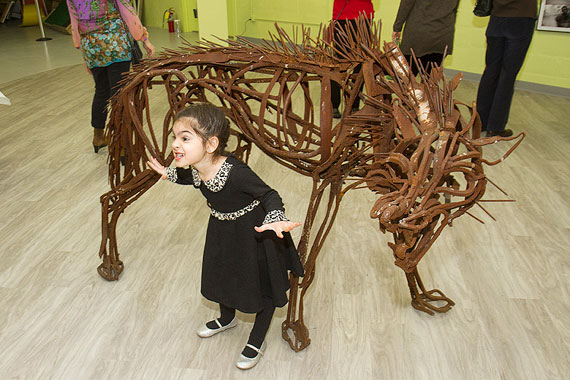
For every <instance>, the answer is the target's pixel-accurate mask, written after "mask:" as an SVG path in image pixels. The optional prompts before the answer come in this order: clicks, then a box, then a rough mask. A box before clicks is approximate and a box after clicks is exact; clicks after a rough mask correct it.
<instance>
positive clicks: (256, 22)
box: [143, 0, 570, 88]
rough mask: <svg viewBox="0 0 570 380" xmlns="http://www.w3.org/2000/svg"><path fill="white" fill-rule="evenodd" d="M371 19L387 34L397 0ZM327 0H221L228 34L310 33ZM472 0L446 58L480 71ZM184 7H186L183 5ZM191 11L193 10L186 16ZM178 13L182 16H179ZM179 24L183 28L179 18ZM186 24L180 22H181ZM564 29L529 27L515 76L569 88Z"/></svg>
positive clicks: (147, 9) (168, 1) (481, 43)
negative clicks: (521, 63) (307, 30)
mask: <svg viewBox="0 0 570 380" xmlns="http://www.w3.org/2000/svg"><path fill="white" fill-rule="evenodd" d="M191 1H194V3H195V1H196V0H146V1H145V2H144V9H143V11H144V17H145V19H144V22H145V25H148V26H160V24H161V22H162V12H164V10H165V9H167V8H168V7H170V6H172V7H174V8H175V9H176V10H178V9H183V6H185V5H186V4H184V3H186V2H191ZM372 2H373V4H374V9H375V10H376V19H377V20H378V19H381V20H382V21H383V23H384V26H383V31H382V38H383V39H384V40H387V39H390V38H391V33H392V23H393V22H394V18H395V17H396V12H397V10H398V6H399V1H398V0H372ZM332 3H333V0H287V1H284V0H227V5H228V7H227V8H228V32H229V35H230V36H232V35H243V36H245V37H253V38H268V36H269V32H273V31H274V30H275V27H274V24H275V22H277V23H278V24H279V25H280V26H281V27H283V28H284V29H285V30H286V31H288V32H290V31H291V30H292V29H293V28H294V27H298V26H300V25H301V24H303V25H305V26H307V27H310V28H311V33H312V35H313V36H314V35H316V34H317V32H318V30H319V24H320V23H321V22H328V21H329V20H330V18H331V14H332ZM474 3H475V0H461V1H460V3H459V4H460V5H459V11H458V15H457V24H456V31H455V44H454V48H453V49H454V53H453V56H450V57H448V58H447V59H446V62H445V66H446V67H447V68H449V69H454V70H459V71H463V72H467V73H475V74H481V73H482V72H483V69H484V59H485V28H486V26H487V22H488V18H480V17H475V16H474V15H473V12H472V11H473V6H474ZM186 8H187V7H186ZM192 17H193V16H192ZM180 18H181V19H183V18H182V17H180ZM183 27H184V28H185V26H184V24H183ZM185 30H186V28H185ZM569 67H570V33H559V32H547V31H535V33H534V37H533V41H532V44H531V46H530V49H529V52H528V55H527V58H526V61H525V64H524V66H523V68H522V70H521V73H520V74H519V76H518V79H519V80H521V81H526V82H531V83H537V84H542V85H548V86H556V87H563V88H570V69H568V68H569Z"/></svg>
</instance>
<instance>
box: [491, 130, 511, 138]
mask: <svg viewBox="0 0 570 380" xmlns="http://www.w3.org/2000/svg"><path fill="white" fill-rule="evenodd" d="M512 135H513V131H512V130H511V129H503V130H502V131H487V137H493V136H500V137H510V136H512Z"/></svg>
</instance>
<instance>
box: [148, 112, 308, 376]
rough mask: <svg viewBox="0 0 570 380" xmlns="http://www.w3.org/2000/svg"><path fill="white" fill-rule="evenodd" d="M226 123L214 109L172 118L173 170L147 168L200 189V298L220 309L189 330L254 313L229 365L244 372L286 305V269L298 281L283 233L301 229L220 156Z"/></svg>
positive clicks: (240, 166) (257, 182) (269, 194)
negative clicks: (205, 210) (204, 222)
mask: <svg viewBox="0 0 570 380" xmlns="http://www.w3.org/2000/svg"><path fill="white" fill-rule="evenodd" d="M229 133H230V132H229V122H228V120H227V119H226V118H225V115H224V113H223V111H221V110H220V109H218V108H217V107H215V106H213V105H211V104H208V103H200V104H193V105H190V106H189V107H187V108H186V109H184V110H183V111H181V112H179V113H178V114H177V116H176V118H175V122H174V126H173V134H174V142H173V143H172V154H173V155H174V160H175V162H176V168H168V167H167V168H165V167H164V166H163V165H162V164H160V163H159V162H158V160H157V159H155V158H151V159H150V161H148V165H149V166H150V167H151V168H152V169H153V170H154V171H156V172H157V173H158V174H160V175H161V176H162V178H163V179H168V180H170V181H172V182H175V183H178V184H182V185H193V186H194V187H195V188H197V189H200V191H201V192H202V194H203V195H204V197H206V200H207V201H208V206H209V207H210V209H211V210H210V219H209V222H208V229H207V233H206V243H205V247H204V255H203V261H202V286H201V292H202V295H203V296H204V297H206V298H207V299H208V300H210V301H213V302H216V303H218V304H219V306H220V314H221V316H220V318H217V319H215V320H212V321H210V322H207V323H206V324H205V325H204V326H202V327H200V328H199V329H198V331H197V334H198V336H200V337H201V338H208V337H211V336H213V335H215V334H217V333H219V332H222V331H225V330H227V329H230V328H232V327H234V326H235V325H236V323H237V318H236V316H235V311H236V309H237V310H239V311H241V312H244V313H256V317H255V323H254V325H253V329H252V330H251V333H250V335H249V340H248V342H247V345H246V346H245V348H244V349H243V351H242V353H241V354H240V356H239V358H238V360H237V362H236V365H237V367H238V368H240V369H248V368H252V367H253V366H255V365H256V364H257V362H258V361H259V359H260V358H261V355H262V354H263V351H264V350H265V346H266V343H265V335H266V333H267V330H268V329H269V324H270V322H271V319H272V318H273V313H274V311H275V307H282V306H285V305H286V304H287V294H286V292H287V290H288V289H289V280H288V271H291V272H293V274H295V275H296V276H303V275H304V271H303V266H302V264H301V261H300V259H299V255H298V253H297V250H296V248H295V245H294V243H293V241H292V239H291V235H290V234H289V231H291V230H292V229H293V228H295V227H298V226H299V225H300V224H301V223H296V222H291V221H289V220H288V219H287V218H286V217H285V211H284V208H283V202H282V200H281V197H280V196H279V194H278V193H277V191H275V190H273V189H272V188H270V187H269V186H267V185H266V184H265V183H264V182H263V181H262V180H261V179H260V178H259V177H258V176H257V175H256V174H255V173H254V172H253V171H252V170H251V169H250V168H249V167H248V166H247V165H246V164H244V163H243V162H241V161H239V160H238V159H237V158H236V157H235V156H233V155H227V154H225V151H224V149H225V146H226V143H227V140H228V137H229Z"/></svg>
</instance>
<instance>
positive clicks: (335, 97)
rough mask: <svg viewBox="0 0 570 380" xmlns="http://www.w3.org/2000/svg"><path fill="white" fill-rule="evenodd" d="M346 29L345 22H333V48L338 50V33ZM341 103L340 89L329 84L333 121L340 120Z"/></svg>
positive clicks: (339, 41)
mask: <svg viewBox="0 0 570 380" xmlns="http://www.w3.org/2000/svg"><path fill="white" fill-rule="evenodd" d="M345 29H346V20H337V21H335V26H334V34H333V46H334V47H335V48H336V49H338V48H339V46H340V44H341V43H342V42H341V41H342V38H341V34H340V31H341V30H342V31H344V30H345ZM335 56H337V57H338V56H339V54H338V53H337V54H335ZM340 102H341V87H340V85H339V84H338V83H336V82H331V103H332V108H333V117H334V118H335V119H340V117H341V114H340V111H339V107H340Z"/></svg>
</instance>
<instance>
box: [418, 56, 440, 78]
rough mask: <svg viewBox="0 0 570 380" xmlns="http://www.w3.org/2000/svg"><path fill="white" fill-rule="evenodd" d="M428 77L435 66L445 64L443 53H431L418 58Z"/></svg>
mask: <svg viewBox="0 0 570 380" xmlns="http://www.w3.org/2000/svg"><path fill="white" fill-rule="evenodd" d="M418 61H420V63H421V65H422V66H423V68H424V70H425V71H426V74H427V75H430V74H431V69H432V67H433V65H437V66H441V65H442V63H443V53H430V54H426V55H424V56H422V57H420V58H418Z"/></svg>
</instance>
